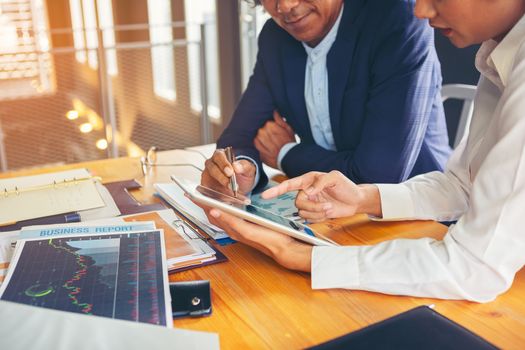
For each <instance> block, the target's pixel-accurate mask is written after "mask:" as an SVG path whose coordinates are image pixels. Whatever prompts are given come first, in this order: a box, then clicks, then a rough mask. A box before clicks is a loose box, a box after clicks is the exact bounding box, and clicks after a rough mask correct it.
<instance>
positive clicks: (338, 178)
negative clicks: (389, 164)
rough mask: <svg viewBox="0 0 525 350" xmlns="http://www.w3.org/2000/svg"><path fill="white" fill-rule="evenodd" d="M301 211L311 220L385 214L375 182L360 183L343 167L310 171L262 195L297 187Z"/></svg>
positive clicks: (272, 194) (296, 201) (298, 203)
mask: <svg viewBox="0 0 525 350" xmlns="http://www.w3.org/2000/svg"><path fill="white" fill-rule="evenodd" d="M297 190H299V193H298V194H297V197H296V199H295V205H296V206H297V208H298V209H299V215H300V216H301V217H303V218H305V219H307V220H308V221H310V222H320V221H324V220H327V219H333V218H340V217H345V216H352V215H354V214H358V213H367V214H371V215H375V216H378V217H381V216H382V211H381V198H380V195H379V190H378V188H377V186H375V185H356V184H354V183H353V182H352V181H350V180H349V179H348V178H347V177H346V176H344V175H343V174H341V173H340V172H339V171H331V172H329V173H320V172H310V173H307V174H305V175H302V176H299V177H296V178H293V179H290V180H286V181H283V182H281V183H280V184H279V185H277V186H275V187H272V188H270V189H268V190H266V191H264V192H263V193H262V198H264V199H269V198H274V197H277V196H279V195H281V194H284V193H286V192H289V191H297Z"/></svg>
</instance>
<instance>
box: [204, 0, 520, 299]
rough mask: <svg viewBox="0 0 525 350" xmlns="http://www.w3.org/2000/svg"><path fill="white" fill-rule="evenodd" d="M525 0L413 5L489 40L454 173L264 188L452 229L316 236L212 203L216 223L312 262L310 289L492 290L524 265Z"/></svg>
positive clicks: (320, 204) (466, 38)
mask: <svg viewBox="0 0 525 350" xmlns="http://www.w3.org/2000/svg"><path fill="white" fill-rule="evenodd" d="M524 14H525V0H417V2H416V7H415V15H416V16H417V17H419V18H428V19H429V21H430V25H431V26H433V27H435V28H436V29H439V30H440V31H441V32H442V34H443V35H445V36H447V37H448V38H449V39H450V41H451V42H452V43H453V44H454V45H456V46H458V47H465V46H468V45H471V44H474V43H479V42H483V44H482V46H481V48H480V49H479V52H478V54H477V57H476V67H477V69H478V70H479V71H480V72H481V79H480V81H479V84H478V90H477V94H476V97H475V102H474V115H473V118H472V122H471V125H470V128H469V132H468V133H467V135H466V136H465V137H464V139H463V141H462V143H461V144H460V145H459V146H458V147H457V149H456V150H455V151H454V153H453V155H452V157H451V159H450V160H449V163H448V164H447V169H446V171H445V173H440V172H430V173H427V174H423V175H419V176H417V177H414V178H412V179H410V180H408V181H405V182H403V183H401V184H396V185H392V184H374V185H371V184H369V185H356V184H354V183H353V182H352V181H350V180H348V179H347V178H346V177H344V176H343V175H342V174H341V173H339V172H330V173H315V172H314V173H308V174H305V175H303V176H301V177H297V178H294V179H290V180H288V181H285V182H283V183H281V184H280V185H279V186H276V187H274V188H272V189H269V190H267V191H266V192H265V193H264V194H263V196H264V197H266V198H270V197H274V196H276V195H278V194H281V193H284V192H287V191H291V190H296V189H298V190H300V192H299V194H298V196H297V199H296V205H297V206H298V208H300V215H301V216H302V217H304V218H307V219H308V220H309V221H312V222H316V221H322V220H325V219H329V218H336V217H343V216H350V215H353V214H355V213H367V214H369V215H373V216H376V217H380V218H383V219H385V220H388V219H396V220H399V219H424V220H427V219H433V220H447V221H449V220H450V221H451V220H457V223H456V224H455V225H453V226H450V228H449V230H448V232H447V234H446V236H445V237H444V238H443V240H434V239H431V238H423V239H413V240H409V239H396V240H391V241H386V242H382V243H380V244H376V245H372V246H344V247H312V246H309V245H306V244H303V243H300V242H298V241H295V240H293V239H292V238H290V237H288V236H285V235H282V234H279V233H276V232H273V231H271V230H268V229H266V228H263V227H261V226H258V225H254V224H251V223H248V222H245V221H243V220H240V219H238V218H235V217H233V216H230V215H227V214H226V213H222V212H220V211H218V210H215V209H213V210H212V211H211V212H210V217H211V218H212V220H213V222H214V223H216V224H218V225H220V226H221V227H223V228H225V229H226V230H227V231H228V233H229V234H230V235H231V236H232V237H233V238H234V239H237V240H239V241H242V242H244V243H246V244H248V245H251V246H254V247H255V248H258V249H260V250H261V251H263V252H264V253H266V254H268V255H270V256H271V257H273V258H274V259H275V260H276V261H278V262H279V263H280V264H282V265H283V266H285V267H288V268H291V269H296V270H300V271H311V276H312V288H316V289H321V288H348V289H360V290H368V291H376V292H381V293H388V294H396V295H411V296H419V297H434V298H442V299H466V300H471V301H476V302H488V301H492V300H494V299H495V298H496V297H497V296H498V295H499V294H501V293H503V292H505V291H506V290H508V289H509V288H510V287H511V285H512V282H513V279H514V276H515V274H516V272H517V271H519V270H520V269H521V268H522V267H523V266H524V264H525V231H523V230H522V229H521V225H522V224H523V221H522V220H523V217H524V216H525V15H524Z"/></svg>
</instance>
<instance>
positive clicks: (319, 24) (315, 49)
mask: <svg viewBox="0 0 525 350" xmlns="http://www.w3.org/2000/svg"><path fill="white" fill-rule="evenodd" d="M260 3H261V4H262V5H263V6H264V8H265V10H266V11H267V12H268V13H269V14H270V15H271V16H272V19H270V20H268V22H267V23H266V24H265V26H264V28H263V29H262V31H261V33H260V36H259V52H258V56H257V62H256V65H255V68H254V72H253V75H252V77H251V78H250V81H249V83H248V87H247V89H246V91H245V92H244V94H243V96H242V99H241V101H240V103H239V105H238V106H237V109H236V111H235V113H234V115H233V117H232V120H231V122H230V124H229V125H228V127H227V128H226V129H225V130H224V132H223V134H222V135H221V137H220V138H219V140H218V141H217V146H218V147H219V149H218V150H217V151H216V152H215V153H214V155H213V156H212V158H211V159H209V160H208V161H207V162H206V167H205V171H204V172H203V175H202V179H201V182H202V183H203V184H204V185H206V186H210V187H215V188H220V189H221V190H222V191H228V190H227V189H228V183H229V178H230V177H231V176H232V175H233V173H234V172H235V174H236V178H237V181H238V183H239V190H240V192H244V193H246V192H249V191H251V190H253V189H254V187H255V188H258V187H261V186H264V185H265V184H266V182H267V178H266V175H265V174H264V172H263V171H262V162H263V161H264V162H265V163H267V164H268V165H271V166H274V167H280V168H281V169H282V170H283V171H284V172H285V173H286V175H288V176H290V177H293V176H298V175H300V174H303V173H306V172H308V171H312V170H317V171H324V172H327V171H330V170H339V171H341V172H342V173H343V174H345V175H346V176H347V177H348V178H350V179H351V180H353V181H354V182H357V183H361V182H364V183H370V182H373V183H398V182H401V181H404V180H406V179H407V178H409V177H411V176H414V175H417V174H420V173H425V172H429V171H432V170H442V169H443V168H444V166H445V162H446V160H447V158H448V156H449V153H450V148H449V146H448V137H447V131H446V125H445V118H444V114H443V106H442V102H441V96H440V93H439V91H440V88H441V71H440V66H439V62H438V59H437V55H436V53H435V49H434V45H433V31H432V30H431V28H430V27H429V26H428V25H426V22H423V21H421V20H418V19H416V18H415V17H414V16H412V8H413V7H412V6H413V1H412V0H346V1H344V0H262V1H260ZM281 115H282V116H283V117H284V118H285V119H286V121H284V119H282V118H281V117H280V116H281ZM272 116H273V118H272ZM294 134H296V135H298V137H299V138H300V141H299V142H296V140H295V136H294ZM226 146H233V148H234V150H235V153H236V155H237V160H236V161H235V162H234V163H233V166H232V165H230V163H228V161H227V160H226V157H225V154H224V151H223V150H222V149H220V148H222V147H226Z"/></svg>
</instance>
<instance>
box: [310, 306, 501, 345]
mask: <svg viewBox="0 0 525 350" xmlns="http://www.w3.org/2000/svg"><path fill="white" fill-rule="evenodd" d="M310 349H314V350H332V349H352V350H354V349H355V350H360V349H367V350H370V349H381V350H383V349H392V350H393V349H403V350H412V349H414V350H416V349H417V350H420V349H425V350H429V349H430V350H433V349H436V350H438V349H439V350H442V349H447V350H448V349H458V350H465V349H498V348H497V347H495V346H494V345H492V344H490V343H489V342H487V341H486V340H484V339H482V338H481V337H479V336H478V335H476V334H474V333H472V332H471V331H469V330H468V329H466V328H464V327H462V326H460V325H459V324H457V323H455V322H454V321H452V320H449V319H448V318H446V317H445V316H443V315H441V314H439V313H437V312H436V311H434V310H432V309H431V308H429V307H428V306H420V307H417V308H415V309H412V310H409V311H406V312H404V313H402V314H399V315H396V316H394V317H391V318H388V319H386V320H384V321H381V322H378V323H375V324H373V325H370V326H368V327H365V328H363V329H360V330H358V331H355V332H353V333H350V334H347V335H344V336H342V337H339V338H336V339H333V340H330V341H328V342H326V343H323V344H319V345H317V346H314V347H312V348H310Z"/></svg>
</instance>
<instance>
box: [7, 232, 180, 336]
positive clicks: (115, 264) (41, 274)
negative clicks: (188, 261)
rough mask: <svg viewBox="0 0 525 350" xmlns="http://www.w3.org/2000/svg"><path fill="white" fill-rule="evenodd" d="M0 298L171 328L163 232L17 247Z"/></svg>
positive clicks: (71, 238)
mask: <svg viewBox="0 0 525 350" xmlns="http://www.w3.org/2000/svg"><path fill="white" fill-rule="evenodd" d="M11 264H12V265H11V266H10V270H9V272H8V275H7V277H6V280H5V281H4V283H3V284H2V286H1V289H0V299H2V300H9V301H14V302H17V303H23V304H28V305H34V306H41V307H46V308H50V309H57V310H63V311H70V312H76V313H80V314H88V315H97V316H105V317H110V318H116V319H122V320H129V321H135V322H144V323H150V324H156V325H163V326H168V327H171V325H172V321H171V303H170V298H169V296H168V293H169V289H168V277H167V272H166V266H165V252H164V242H163V235H162V231H158V230H156V231H148V232H135V233H121V234H96V235H82V236H68V237H56V238H52V239H29V240H21V241H19V242H18V243H17V247H16V250H15V254H14V256H13V260H12V262H11Z"/></svg>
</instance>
